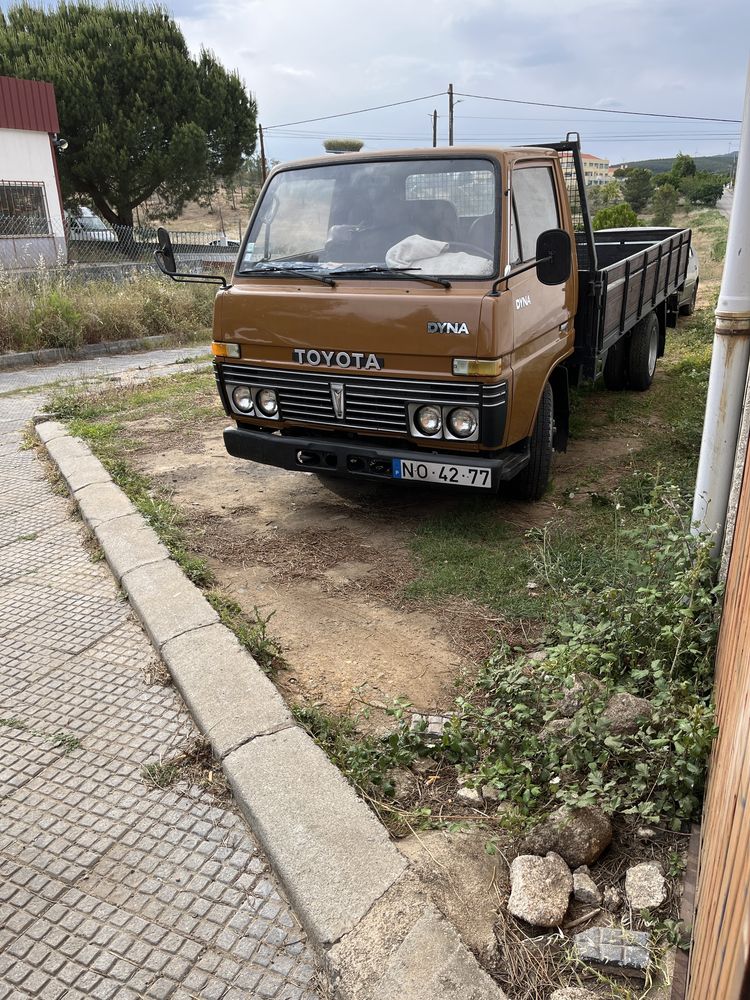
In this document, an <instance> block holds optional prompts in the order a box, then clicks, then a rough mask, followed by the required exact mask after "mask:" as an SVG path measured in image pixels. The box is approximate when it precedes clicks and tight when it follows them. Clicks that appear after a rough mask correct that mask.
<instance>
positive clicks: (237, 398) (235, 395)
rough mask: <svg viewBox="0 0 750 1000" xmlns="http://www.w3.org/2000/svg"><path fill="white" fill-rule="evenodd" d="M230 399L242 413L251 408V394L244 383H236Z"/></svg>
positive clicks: (247, 411)
mask: <svg viewBox="0 0 750 1000" xmlns="http://www.w3.org/2000/svg"><path fill="white" fill-rule="evenodd" d="M232 399H233V400H234V405H235V406H236V407H237V409H238V410H242V412H243V413H249V412H250V410H252V408H253V394H252V393H251V392H250V389H249V387H248V386H246V385H238V386H237V387H236V389H233V390H232Z"/></svg>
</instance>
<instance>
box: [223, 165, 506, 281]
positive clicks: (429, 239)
mask: <svg viewBox="0 0 750 1000" xmlns="http://www.w3.org/2000/svg"><path fill="white" fill-rule="evenodd" d="M495 187H496V182H495V170H494V167H493V165H492V163H491V162H490V161H489V160H481V159H468V158H464V157H454V158H450V157H446V158H444V159H442V158H441V159H437V158H435V159H432V158H431V159H421V160H420V159H414V160H393V161H388V160H380V161H375V162H369V163H366V162H364V163H363V162H358V163H331V164H323V165H321V166H316V167H308V168H304V169H293V170H287V171H281V172H280V173H278V174H276V176H275V177H274V178H273V179H272V180H271V183H270V185H269V187H268V190H267V191H266V193H265V195H264V197H263V201H262V203H261V205H260V209H259V211H258V213H257V215H256V217H255V219H254V220H253V224H252V228H251V230H250V234H249V236H248V241H247V244H246V246H245V250H244V253H243V256H242V261H241V264H240V273H243V274H249V273H260V272H262V271H264V270H265V271H267V272H270V273H273V271H274V268H275V269H276V270H277V271H278V268H279V267H280V266H281V264H282V263H283V265H284V267H285V268H286V269H294V270H299V271H304V270H308V271H311V272H312V271H315V272H317V273H326V274H331V275H336V273H337V271H338V272H339V273H341V272H344V271H346V272H347V274H348V275H349V276H352V275H356V273H357V272H359V271H361V270H362V269H364V268H371V269H374V268H379V269H380V271H379V272H376V271H371V272H370V273H381V274H382V273H385V274H386V276H387V274H388V270H389V269H392V270H398V271H403V272H405V273H406V274H408V273H410V272H413V274H414V276H415V277H416V276H418V275H445V276H449V277H453V278H481V277H486V276H489V275H491V274H494V273H495V272H496V270H497V263H496V254H497V245H498V240H497V238H496V235H495V234H496V232H497V219H496V207H497V206H498V199H497V195H496V190H495Z"/></svg>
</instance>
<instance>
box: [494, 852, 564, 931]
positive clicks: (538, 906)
mask: <svg viewBox="0 0 750 1000" xmlns="http://www.w3.org/2000/svg"><path fill="white" fill-rule="evenodd" d="M510 887H511V888H510V899H509V900H508V910H509V912H510V913H512V914H513V916H514V917H518V918H519V920H525V921H526V923H527V924H532V925H533V926H534V927H559V925H560V924H561V923H562V922H563V919H564V917H565V913H566V911H567V909H568V902H569V900H570V893H571V892H572V890H573V876H572V875H571V874H570V869H569V868H568V866H567V865H566V864H565V862H564V861H563V859H562V858H561V857H560V856H559V855H557V854H553V853H552V852H550V853H549V854H548V855H547V857H546V858H538V857H535V856H534V855H533V854H519V856H518V857H517V858H515V860H514V861H513V863H512V864H511V866H510Z"/></svg>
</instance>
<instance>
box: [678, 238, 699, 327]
mask: <svg viewBox="0 0 750 1000" xmlns="http://www.w3.org/2000/svg"><path fill="white" fill-rule="evenodd" d="M698 272H699V265H698V254H697V253H696V252H695V250H693V248H692V246H691V247H690V256H689V257H688V266H687V275H686V277H685V284H684V285H683V286H682V288H681V289H680V291H679V298H678V300H677V304H678V306H679V309H680V315H682V316H691V315H692V314H693V313H694V312H695V300H696V299H697V298H698V284H699V281H700V277H699V273H698Z"/></svg>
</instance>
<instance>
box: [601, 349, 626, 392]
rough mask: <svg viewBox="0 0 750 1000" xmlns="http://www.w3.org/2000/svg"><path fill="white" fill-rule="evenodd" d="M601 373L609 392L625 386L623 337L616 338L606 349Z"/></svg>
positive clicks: (617, 390)
mask: <svg viewBox="0 0 750 1000" xmlns="http://www.w3.org/2000/svg"><path fill="white" fill-rule="evenodd" d="M602 374H603V376H604V385H605V386H606V387H607V389H609V390H610V392H619V391H620V390H621V389H624V388H625V383H626V382H627V380H628V372H627V342H626V339H625V337H622V338H621V339H620V340H618V341H617V343H616V344H613V345H612V346H611V347H610V349H609V350H608V351H607V357H606V358H605V359H604V370H603V372H602Z"/></svg>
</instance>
